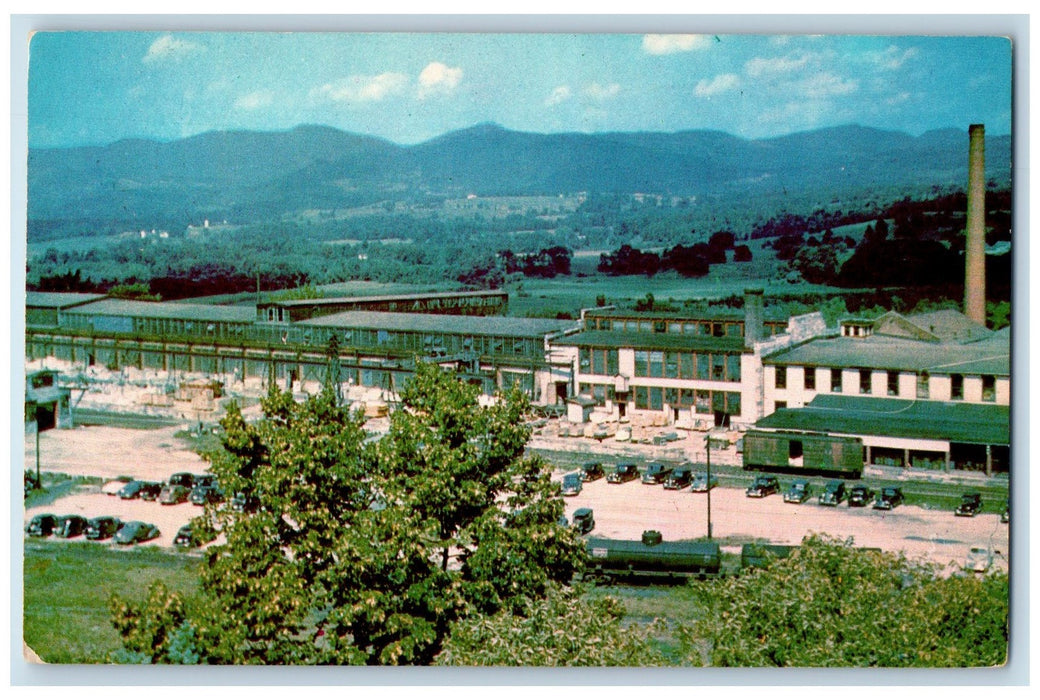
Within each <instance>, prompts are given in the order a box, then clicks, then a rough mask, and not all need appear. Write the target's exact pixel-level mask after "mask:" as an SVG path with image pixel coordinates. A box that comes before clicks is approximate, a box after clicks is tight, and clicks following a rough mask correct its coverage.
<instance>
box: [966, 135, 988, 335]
mask: <svg viewBox="0 0 1040 700" xmlns="http://www.w3.org/2000/svg"><path fill="white" fill-rule="evenodd" d="M964 315H965V316H967V317H968V318H970V319H971V320H972V321H975V322H976V323H981V324H982V325H985V324H986V127H985V126H984V125H982V124H972V125H971V126H970V127H969V128H968V214H967V229H966V231H965V242H964Z"/></svg>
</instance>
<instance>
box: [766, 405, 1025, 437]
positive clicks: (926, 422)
mask: <svg viewBox="0 0 1040 700" xmlns="http://www.w3.org/2000/svg"><path fill="white" fill-rule="evenodd" d="M1010 425H1011V410H1010V407H1008V406H1001V405H997V404H977V403H964V402H961V401H914V400H905V399H885V398H870V397H861V396H844V395H840V394H821V395H819V396H817V397H816V398H815V399H813V400H812V402H811V403H809V404H808V405H807V406H805V407H804V408H781V409H778V410H777V411H776V412H775V413H772V414H771V415H768V416H766V417H765V418H762V419H761V420H759V421H758V422H757V423H755V427H757V428H769V429H775V430H802V431H811V432H823V433H831V434H839V435H877V436H883V437H906V438H920V439H929V440H949V441H951V442H962V443H972V444H983V445H1007V444H1009V443H1010Z"/></svg>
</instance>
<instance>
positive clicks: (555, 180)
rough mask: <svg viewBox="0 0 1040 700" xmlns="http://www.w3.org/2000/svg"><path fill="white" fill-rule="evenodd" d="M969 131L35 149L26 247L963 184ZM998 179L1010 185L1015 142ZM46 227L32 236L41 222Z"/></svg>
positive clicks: (335, 139) (284, 135) (999, 149)
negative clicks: (280, 223) (357, 214)
mask: <svg viewBox="0 0 1040 700" xmlns="http://www.w3.org/2000/svg"><path fill="white" fill-rule="evenodd" d="M967 151H968V134H967V130H966V129H964V130H959V129H946V130H939V131H932V132H929V133H926V134H923V135H921V136H919V137H913V136H910V135H907V134H904V133H900V132H895V131H884V130H879V129H871V128H865V127H859V126H842V127H835V128H828V129H820V130H816V131H808V132H802V133H797V134H792V135H789V136H783V137H779V138H772V139H760V140H747V139H741V138H737V137H735V136H732V135H729V134H725V133H721V132H717V131H683V132H676V133H656V132H652V133H651V132H634V133H601V134H578V133H563V134H534V133H522V132H515V131H509V130H507V129H504V128H502V127H500V126H498V125H495V124H480V125H477V126H474V127H471V128H468V129H463V130H460V131H455V132H452V133H448V134H445V135H443V136H440V137H438V138H435V139H433V140H431V141H427V142H425V143H422V144H418V145H415V146H399V145H396V144H394V143H391V142H389V141H386V140H383V139H379V138H374V137H370V136H363V135H358V134H351V133H346V132H343V131H339V130H337V129H333V128H331V127H324V126H300V127H297V128H295V129H292V130H289V131H283V132H246V131H234V132H210V133H206V134H201V135H198V136H193V137H190V138H186V139H181V140H177V141H171V142H157V141H149V140H142V139H133V140H123V141H119V142H116V143H113V144H111V145H108V146H102V147H90V148H69V149H30V152H29V157H28V175H29V182H28V193H29V202H28V215H29V220H30V236H32V232H33V231H34V230H35V231H45V230H47V228H48V226H53V225H54V222H61V221H77V220H78V221H95V222H112V223H113V224H115V223H117V222H126V223H127V225H128V226H131V227H132V226H137V225H140V226H142V227H143V226H149V225H151V226H154V225H157V224H162V223H163V222H171V223H170V225H176V226H179V227H183V226H185V225H187V224H188V223H198V222H201V221H202V219H205V218H208V219H211V220H222V219H228V220H231V221H234V222H237V223H245V222H250V221H263V220H269V219H272V218H277V217H281V216H285V215H291V214H293V213H294V212H299V211H302V210H307V209H331V208H345V207H351V206H358V205H362V204H370V203H376V202H381V201H386V200H395V201H406V202H407V201H416V200H419V199H424V200H428V199H429V198H431V197H432V198H436V197H449V196H450V197H457V196H463V195H466V194H469V193H475V194H478V195H482V196H489V195H546V194H548V195H555V194H560V193H568V192H580V191H585V192H593V193H612V192H617V193H632V192H645V193H653V194H662V195H675V196H691V195H705V194H714V195H723V196H725V195H727V194H739V195H740V196H745V197H747V196H755V195H758V194H776V193H783V192H788V191H798V192H802V191H807V190H812V189H813V188H827V189H828V190H829V191H834V190H839V189H842V188H850V189H853V188H856V189H861V188H864V187H872V186H882V185H883V186H885V187H892V186H896V187H899V186H908V187H909V186H916V187H920V186H933V185H934V186H939V187H949V186H963V185H964V183H965V182H966V180H967ZM986 158H987V161H986V165H987V174H988V177H989V178H990V179H992V180H996V181H997V182H998V183H1002V184H1004V185H1006V183H1008V182H1009V181H1010V159H1011V140H1010V137H1009V136H997V137H989V138H988V139H987V143H986ZM34 224H35V225H34Z"/></svg>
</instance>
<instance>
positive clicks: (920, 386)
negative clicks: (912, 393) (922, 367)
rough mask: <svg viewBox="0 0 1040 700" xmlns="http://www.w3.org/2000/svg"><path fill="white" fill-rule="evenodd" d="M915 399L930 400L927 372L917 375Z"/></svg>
mask: <svg viewBox="0 0 1040 700" xmlns="http://www.w3.org/2000/svg"><path fill="white" fill-rule="evenodd" d="M917 398H919V399H927V398H930V390H929V387H928V372H921V373H920V374H918V375H917Z"/></svg>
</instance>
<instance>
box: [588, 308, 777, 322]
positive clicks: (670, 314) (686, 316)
mask: <svg viewBox="0 0 1040 700" xmlns="http://www.w3.org/2000/svg"><path fill="white" fill-rule="evenodd" d="M585 316H586V318H588V317H596V318H646V319H660V320H664V321H687V322H690V321H743V320H744V316H745V311H744V309H736V308H733V307H726V306H723V307H714V308H711V309H707V310H689V311H687V310H680V311H635V310H632V309H590V310H587V311H586V312H585ZM762 317H763V319H764V320H766V321H769V322H773V323H775V322H786V321H787V320H788V318H787V315H786V314H785V313H784V312H783V311H782V310H781V309H778V308H768V309H765V310H764V311H763V312H762Z"/></svg>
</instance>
